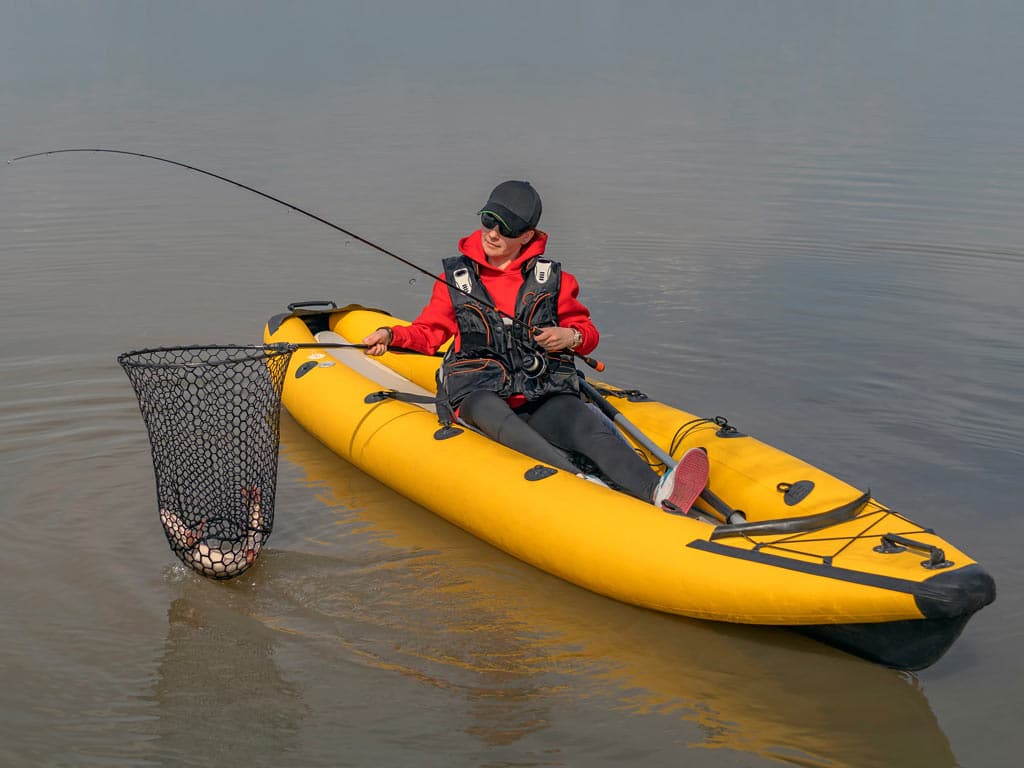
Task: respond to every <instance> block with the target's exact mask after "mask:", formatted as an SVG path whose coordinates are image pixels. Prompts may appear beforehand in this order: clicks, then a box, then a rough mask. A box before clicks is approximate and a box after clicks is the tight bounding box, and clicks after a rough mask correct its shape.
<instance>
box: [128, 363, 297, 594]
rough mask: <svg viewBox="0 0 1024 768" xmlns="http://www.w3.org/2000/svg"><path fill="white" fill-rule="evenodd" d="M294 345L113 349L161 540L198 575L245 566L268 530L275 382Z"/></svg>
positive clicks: (277, 411)
mask: <svg viewBox="0 0 1024 768" xmlns="http://www.w3.org/2000/svg"><path fill="white" fill-rule="evenodd" d="M294 349H295V348H294V347H292V346H288V345H270V346H266V347H264V346H234V345H225V346H193V347H161V348H158V349H143V350H138V351H134V352H126V353H124V354H122V355H120V356H118V358H117V361H118V363H120V364H121V367H122V368H124V371H125V373H126V374H128V378H129V380H130V381H131V383H132V386H133V387H134V389H135V395H136V397H137V398H138V400H139V409H140V410H141V412H142V419H143V421H144V422H145V424H146V431H147V432H148V433H149V443H150V446H151V448H152V453H153V469H154V472H155V473H156V495H157V509H158V510H159V516H160V523H161V525H162V526H163V529H164V533H165V534H166V535H167V542H168V544H170V547H171V549H172V550H173V551H174V553H175V554H176V555H177V556H178V557H179V558H181V560H182V562H184V563H185V564H186V565H188V566H189V567H191V568H193V569H195V570H196V571H198V572H199V573H201V574H203V575H204V576H209V577H211V578H214V579H229V578H232V577H233V576H238V575H239V574H240V573H243V572H244V571H245V570H247V569H248V568H249V566H251V565H252V564H253V563H254V562H255V561H256V558H257V557H258V555H259V553H260V550H261V549H262V548H263V545H264V544H265V543H266V541H267V539H268V537H269V536H270V533H271V531H272V530H273V527H274V491H275V488H276V484H277V453H278V444H279V442H280V417H281V388H282V386H283V384H284V376H285V372H286V370H287V368H288V361H289V359H290V357H291V354H292V352H293V351H294Z"/></svg>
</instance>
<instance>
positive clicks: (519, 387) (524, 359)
mask: <svg viewBox="0 0 1024 768" xmlns="http://www.w3.org/2000/svg"><path fill="white" fill-rule="evenodd" d="M522 273H523V284H522V286H520V288H519V293H518V294H517V296H516V307H515V317H516V320H518V321H519V322H515V323H514V322H512V320H511V319H510V318H507V317H505V316H504V315H501V314H499V313H498V312H497V311H495V310H494V309H492V308H491V306H493V304H494V301H493V299H492V298H491V295H490V294H489V293H488V292H487V289H486V288H485V287H484V285H483V283H482V282H480V278H479V267H478V266H477V264H476V263H475V262H474V261H473V260H472V259H470V258H469V257H468V256H463V255H459V256H452V257H450V258H447V259H444V274H445V279H446V280H447V281H448V283H449V286H448V293H449V294H450V295H451V299H452V306H453V307H454V308H455V320H456V322H457V323H458V326H459V339H460V342H461V343H460V345H459V350H458V351H455V348H454V345H453V346H452V348H451V349H449V351H448V353H447V354H446V355H445V356H444V360H443V361H442V362H441V367H440V369H439V370H438V388H437V391H438V400H442V399H444V400H447V402H448V404H450V407H451V408H452V409H454V408H455V407H456V406H457V405H458V403H459V401H461V400H462V398H464V397H465V396H466V395H468V394H469V393H470V392H474V391H476V390H489V391H491V392H496V393H497V394H498V395H499V396H500V397H506V398H507V397H510V396H511V395H515V394H522V395H524V396H525V397H526V399H527V401H533V400H541V399H543V398H545V397H548V396H549V395H553V394H556V393H567V394H574V395H577V396H578V395H579V379H578V376H577V374H576V364H575V361H574V355H573V353H572V352H569V351H568V350H562V351H561V352H545V351H544V350H543V349H541V348H540V347H539V346H537V345H536V344H533V343H532V342H531V340H530V332H529V328H531V327H532V328H545V327H548V326H554V325H558V294H559V290H560V289H561V285H562V267H561V265H560V264H559V263H558V262H557V261H551V260H550V259H543V258H537V259H531V260H529V261H527V262H526V263H525V264H523V266H522ZM452 286H458V288H455V287H452ZM488 305H491V306H488Z"/></svg>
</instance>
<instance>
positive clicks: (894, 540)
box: [875, 533, 953, 569]
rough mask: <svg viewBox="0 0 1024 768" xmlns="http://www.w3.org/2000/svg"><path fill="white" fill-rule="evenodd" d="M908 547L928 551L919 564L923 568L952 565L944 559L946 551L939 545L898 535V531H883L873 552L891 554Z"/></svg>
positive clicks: (904, 550) (903, 550)
mask: <svg viewBox="0 0 1024 768" xmlns="http://www.w3.org/2000/svg"><path fill="white" fill-rule="evenodd" d="M908 549H916V550H917V551H919V552H927V553H928V559H927V560H922V561H921V565H922V566H924V567H925V568H928V569H934V568H949V566H951V565H953V562H952V561H951V560H947V559H946V553H945V552H943V551H942V549H940V548H939V547H936V546H933V545H931V544H925V543H924V542H923V541H915V540H914V539H908V538H907V537H906V536H900V535H899V534H898V533H883V534H882V543H881V544H879V545H878V546H877V547H875V552H880V553H882V554H884V555H893V554H896V553H897V552H906V551H907V550H908Z"/></svg>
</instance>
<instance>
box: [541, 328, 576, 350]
mask: <svg viewBox="0 0 1024 768" xmlns="http://www.w3.org/2000/svg"><path fill="white" fill-rule="evenodd" d="M582 338H583V337H582V336H581V335H580V333H579V331H577V330H575V329H573V328H562V327H561V326H559V325H556V326H552V327H550V328H541V329H540V330H539V331H538V332H537V333H536V335H535V336H534V337H533V340H534V341H535V342H537V344H538V345H539V346H540V347H541V349H543V350H544V351H546V352H558V351H560V350H563V349H574V348H575V347H577V346H579V342H580V341H582Z"/></svg>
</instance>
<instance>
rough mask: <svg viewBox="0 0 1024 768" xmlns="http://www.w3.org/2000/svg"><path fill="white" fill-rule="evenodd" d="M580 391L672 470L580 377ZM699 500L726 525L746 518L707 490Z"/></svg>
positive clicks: (654, 445) (644, 437) (658, 449)
mask: <svg viewBox="0 0 1024 768" xmlns="http://www.w3.org/2000/svg"><path fill="white" fill-rule="evenodd" d="M580 389H581V390H582V391H583V392H584V393H585V394H586V395H587V396H588V397H589V398H590V399H591V400H592V401H593V402H594V405H596V406H597V407H598V408H600V409H601V412H602V413H604V415H605V416H607V417H608V418H609V419H611V420H612V421H613V422H615V423H616V424H618V425H619V427H621V428H622V431H623V432H625V433H626V434H628V435H629V436H630V437H632V438H633V439H634V440H636V441H637V442H638V443H640V445H642V446H643V447H644V448H646V449H647V450H648V451H649V452H650V454H651V455H652V456H654V458H656V459H657V460H658V461H660V462H661V463H662V464H664V465H665V466H666V467H667V468H668V469H672V468H673V467H674V466H675V465H676V464H678V463H679V462H677V461H676V460H675V459H673V458H672V456H670V455H669V454H668V452H666V451H665V450H663V449H662V448H661V446H660V445H658V444H657V443H655V442H654V441H653V440H651V438H649V437H648V436H647V435H645V434H644V433H643V432H641V431H640V428H639V427H638V426H637V425H636V424H634V423H633V422H631V421H630V420H629V419H627V418H626V417H625V416H624V415H623V414H622V411H620V410H619V409H618V408H616V407H615V406H614V405H612V404H611V402H610V401H609V400H608V398H607V397H605V396H604V395H603V394H601V392H599V391H598V389H597V387H595V386H594V385H593V384H591V383H590V382H589V381H587V380H586V379H584V378H583V377H582V376H581V377H580ZM700 495H701V498H702V499H704V500H705V501H706V502H707V503H708V504H710V505H711V507H712V508H713V509H714V510H715V512H716V513H717V514H718V515H720V516H721V518H722V519H723V520H724V521H725V522H726V523H742V522H746V516H745V515H744V514H743V513H742V512H740V511H739V510H735V509H733V508H732V507H730V506H729V505H728V504H726V503H725V501H723V500H722V499H721V498H719V497H718V496H716V495H715V494H714V493H712V492H711V491H710V490H709V489H707V488H705V489H704V490H703V491H701V494H700Z"/></svg>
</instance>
